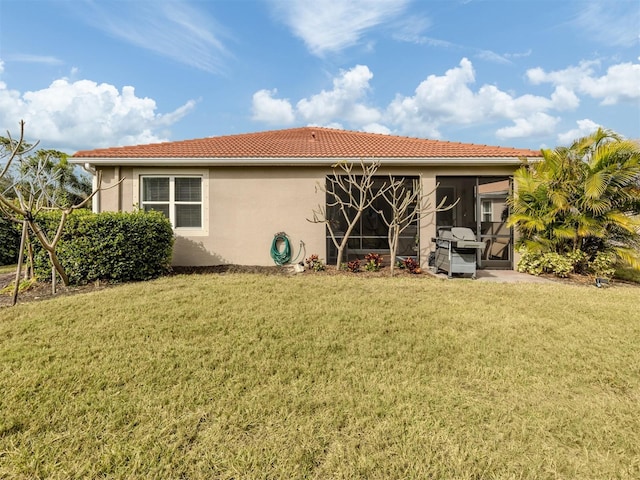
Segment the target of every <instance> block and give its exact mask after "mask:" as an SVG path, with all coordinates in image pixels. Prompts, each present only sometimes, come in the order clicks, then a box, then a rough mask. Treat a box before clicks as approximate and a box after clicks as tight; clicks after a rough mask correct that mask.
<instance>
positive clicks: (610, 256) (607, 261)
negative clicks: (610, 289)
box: [589, 252, 616, 278]
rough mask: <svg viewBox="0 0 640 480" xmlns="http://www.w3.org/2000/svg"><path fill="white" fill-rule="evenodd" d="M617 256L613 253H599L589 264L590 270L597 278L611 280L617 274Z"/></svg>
mask: <svg viewBox="0 0 640 480" xmlns="http://www.w3.org/2000/svg"><path fill="white" fill-rule="evenodd" d="M615 264H616V256H615V254H614V253H612V252H598V253H597V254H596V256H595V258H594V259H593V260H591V262H589V270H590V272H591V273H593V274H594V275H595V276H596V277H604V278H611V277H613V275H614V274H615V273H616V268H615Z"/></svg>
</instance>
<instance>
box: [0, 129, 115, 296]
mask: <svg viewBox="0 0 640 480" xmlns="http://www.w3.org/2000/svg"><path fill="white" fill-rule="evenodd" d="M7 134H8V142H6V145H5V151H6V154H5V155H4V156H6V158H7V161H6V165H4V167H2V168H1V170H0V178H2V177H5V176H7V174H8V172H9V171H10V168H11V166H12V164H13V162H15V161H17V162H18V163H21V162H22V156H23V155H24V154H26V153H27V152H28V151H30V150H32V149H33V148H34V147H35V146H36V145H37V144H34V145H29V146H28V147H27V148H25V147H24V145H25V143H24V121H21V122H20V137H19V138H18V139H17V140H14V139H12V138H11V134H10V133H8V132H7ZM32 162H33V159H32ZM48 163H49V158H48V156H46V155H43V156H40V158H39V159H38V160H37V161H36V162H35V163H32V164H31V165H29V168H18V174H17V175H16V176H15V181H14V183H13V184H12V185H11V186H10V187H9V189H7V190H5V191H2V192H0V213H3V214H4V215H5V216H6V217H7V218H9V219H10V220H12V221H14V222H16V223H19V224H22V237H21V242H20V253H19V258H18V268H17V271H16V285H15V290H14V298H13V304H14V305H15V303H16V300H17V295H18V286H19V279H20V273H21V268H22V258H23V252H24V248H25V243H26V241H27V236H28V232H29V231H31V232H33V234H34V235H35V236H36V238H37V239H38V241H39V242H40V244H41V245H42V247H43V248H44V249H45V250H46V252H47V254H48V256H49V260H50V261H51V265H52V289H53V292H54V293H55V289H56V285H55V284H56V281H55V280H56V275H55V274H56V272H57V274H58V275H60V278H61V279H62V282H63V284H64V285H65V286H66V285H69V277H68V275H67V273H66V272H65V270H64V268H63V266H62V264H61V263H60V261H59V259H58V256H57V254H56V246H57V245H58V242H59V241H60V238H61V236H62V232H63V230H64V226H65V223H66V221H67V218H68V216H69V215H70V214H71V213H72V212H73V211H74V210H77V209H80V208H83V207H84V206H86V205H87V204H88V203H89V202H90V201H91V199H92V198H93V197H94V196H95V195H96V193H98V192H99V191H100V185H101V180H102V178H101V175H100V172H98V188H97V189H96V190H94V191H93V192H92V193H91V194H89V195H88V196H87V197H86V198H85V199H84V200H81V201H79V202H78V203H75V204H68V203H66V202H65V203H62V202H61V199H60V198H58V197H57V193H56V192H60V189H59V188H54V187H55V186H56V185H58V184H59V178H58V177H57V175H58V174H57V173H56V172H54V171H52V170H51V169H50V168H48ZM20 166H21V167H24V165H20ZM121 181H122V180H121ZM121 181H120V182H121ZM120 182H118V183H120ZM9 191H10V192H11V193H12V197H13V198H10V196H9V195H8V192H9ZM43 210H57V211H59V212H60V214H61V215H60V221H59V223H58V226H57V228H56V231H55V233H54V234H53V236H52V237H51V238H50V237H49V235H47V233H46V232H45V231H44V230H43V229H42V228H41V226H40V224H39V223H38V220H37V215H38V213H40V212H41V211H43Z"/></svg>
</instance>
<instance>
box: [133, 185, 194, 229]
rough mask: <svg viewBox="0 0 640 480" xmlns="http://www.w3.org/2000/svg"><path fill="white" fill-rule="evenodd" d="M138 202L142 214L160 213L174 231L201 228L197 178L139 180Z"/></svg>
mask: <svg viewBox="0 0 640 480" xmlns="http://www.w3.org/2000/svg"><path fill="white" fill-rule="evenodd" d="M140 198H141V202H140V203H141V206H142V209H143V210H144V211H145V212H148V211H150V210H156V211H158V212H162V213H163V214H164V215H165V216H166V217H167V218H169V220H171V224H172V225H173V226H174V228H176V229H180V228H192V229H193V228H202V178H201V177H186V176H159V175H158V176H155V175H153V176H152V175H149V176H143V177H141V192H140Z"/></svg>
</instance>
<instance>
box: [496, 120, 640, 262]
mask: <svg viewBox="0 0 640 480" xmlns="http://www.w3.org/2000/svg"><path fill="white" fill-rule="evenodd" d="M542 155H543V158H542V160H541V161H540V162H536V163H531V164H528V165H525V166H523V167H521V168H520V169H519V170H517V171H516V173H515V175H514V179H515V181H516V186H517V188H516V190H515V192H514V194H513V196H512V197H511V199H510V206H511V211H512V214H511V216H510V218H509V224H510V225H512V226H516V227H517V228H518V229H519V231H520V234H521V238H520V241H519V246H520V247H522V249H523V251H524V253H529V254H531V253H538V254H545V253H555V254H559V255H563V256H567V255H569V256H571V255H573V257H575V258H584V259H585V261H586V262H587V263H588V262H590V261H593V260H594V259H595V258H596V256H597V255H598V253H609V254H612V255H614V256H615V260H616V261H617V262H620V263H624V264H627V265H629V266H632V267H634V268H640V250H639V248H640V216H639V213H640V145H639V144H638V143H637V142H634V141H630V140H625V139H622V138H621V137H620V136H619V135H617V134H616V133H614V132H612V131H610V130H605V129H598V130H597V131H596V132H594V133H593V134H592V135H590V136H587V137H584V138H580V139H578V140H576V141H574V142H573V144H572V145H571V146H569V147H558V148H556V149H554V150H543V151H542ZM576 252H582V253H583V254H584V255H582V256H580V255H575V253H576ZM583 263H584V262H583Z"/></svg>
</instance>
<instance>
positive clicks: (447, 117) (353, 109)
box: [254, 58, 640, 139]
mask: <svg viewBox="0 0 640 480" xmlns="http://www.w3.org/2000/svg"><path fill="white" fill-rule="evenodd" d="M623 65H625V64H623ZM590 68H592V64H591V63H585V64H583V65H581V66H580V67H570V68H568V69H566V71H560V72H551V73H546V72H545V71H544V70H542V69H532V70H529V71H528V72H527V75H528V77H529V79H530V80H531V81H532V83H544V82H553V83H556V86H555V88H554V90H553V92H552V93H551V95H550V96H548V97H545V96H540V95H532V94H523V95H519V96H518V95H515V94H514V93H512V92H506V91H503V90H500V89H499V88H498V87H497V86H495V85H489V84H484V85H481V86H479V87H475V86H474V84H475V81H476V74H475V70H474V67H473V64H472V63H471V61H470V60H468V59H466V58H463V59H462V60H461V61H460V63H459V64H458V66H456V67H454V68H451V69H449V70H447V71H446V72H445V73H444V74H443V75H429V76H428V77H427V78H426V79H425V80H423V81H422V82H420V84H419V85H418V86H417V87H416V89H415V91H414V94H413V95H409V96H405V95H402V94H397V95H396V97H395V98H394V99H393V100H392V101H391V102H390V103H389V105H387V106H386V108H384V109H382V108H380V107H378V106H374V105H369V104H367V102H366V101H365V100H366V98H367V94H368V92H369V91H370V89H371V85H370V82H371V80H372V79H373V73H372V72H371V71H370V70H369V68H368V67H367V66H364V65H357V66H356V67H354V68H352V69H351V70H348V71H342V72H340V74H339V75H338V76H337V77H335V78H334V80H333V88H332V89H331V90H322V91H321V92H320V93H317V94H313V95H310V96H309V97H307V98H303V99H301V100H299V101H298V102H297V104H296V105H295V108H294V109H293V110H290V107H291V104H290V103H289V101H288V100H276V99H274V98H273V94H275V91H272V92H269V91H266V90H262V91H259V92H256V94H254V119H256V120H261V117H259V116H258V115H256V114H255V112H256V111H257V108H258V106H259V103H260V102H258V100H260V101H261V102H262V103H266V101H267V100H268V101H270V102H273V103H274V105H278V106H280V107H282V109H283V110H285V111H286V112H287V114H286V115H283V119H284V120H283V121H282V123H285V121H286V123H291V122H292V121H293V120H292V118H291V115H294V116H295V119H297V120H301V121H304V122H306V123H308V124H316V125H329V124H340V125H342V124H343V122H344V123H346V124H347V128H352V129H356V130H364V131H369V132H377V133H400V134H403V135H410V136H419V137H430V138H441V137H442V133H441V130H442V129H443V128H445V127H447V126H473V125H480V124H483V125H488V124H496V125H497V126H496V132H495V135H496V137H498V138H500V139H506V138H524V137H534V136H535V137H541V136H548V135H552V134H553V133H554V129H555V128H556V127H557V125H558V124H559V122H560V118H559V117H558V116H556V114H557V112H566V111H574V110H576V109H577V108H578V107H579V106H580V98H579V96H578V95H577V93H576V92H579V91H581V90H583V89H585V88H586V87H584V85H585V81H584V79H583V78H581V76H580V74H581V73H584V71H585V69H587V70H588V69H590ZM615 72H616V71H615V69H613V68H612V69H610V70H609V74H608V75H607V77H606V79H608V80H611V79H613V78H615ZM621 76H622V77H623V78H626V77H625V76H624V75H621ZM604 78H605V77H602V78H601V79H599V80H598V81H599V82H602V85H600V88H602V91H607V92H608V91H612V90H613V88H612V86H611V85H607V84H606V82H605V81H604ZM596 83H598V82H596ZM581 85H582V86H581ZM616 85H617V86H618V94H622V93H623V92H625V89H624V88H623V87H622V82H618V83H616ZM639 85H640V84H639ZM589 91H591V92H595V91H596V86H590V87H589ZM275 102H282V103H281V104H278V103H275ZM277 117H278V116H277V115H276V116H273V117H272V118H277ZM266 120H267V119H266V118H265V120H264V121H266Z"/></svg>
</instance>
